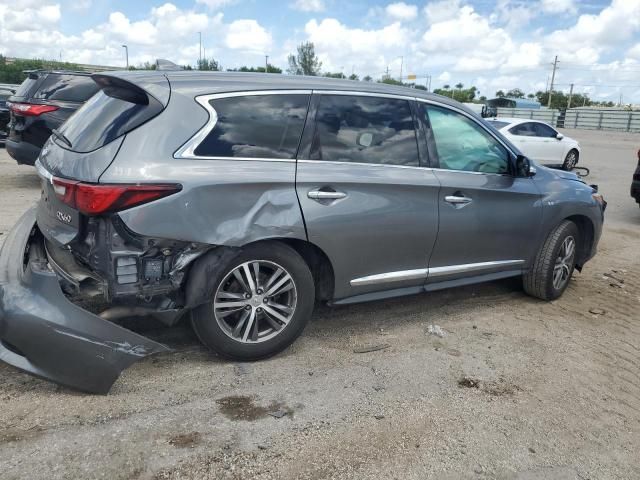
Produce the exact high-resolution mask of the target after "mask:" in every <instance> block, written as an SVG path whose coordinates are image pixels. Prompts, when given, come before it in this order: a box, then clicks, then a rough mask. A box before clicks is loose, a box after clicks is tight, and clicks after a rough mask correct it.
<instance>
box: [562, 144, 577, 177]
mask: <svg viewBox="0 0 640 480" xmlns="http://www.w3.org/2000/svg"><path fill="white" fill-rule="evenodd" d="M578 158H579V154H578V151H577V150H576V149H571V150H569V153H567V156H566V157H565V159H564V163H563V164H562V169H563V170H566V171H568V172H570V171H571V170H573V169H574V168H575V167H576V165H578Z"/></svg>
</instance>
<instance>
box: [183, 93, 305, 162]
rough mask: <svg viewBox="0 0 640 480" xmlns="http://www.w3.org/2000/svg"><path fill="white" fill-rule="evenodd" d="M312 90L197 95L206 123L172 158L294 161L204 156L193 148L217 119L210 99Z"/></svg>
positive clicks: (289, 160)
mask: <svg viewBox="0 0 640 480" xmlns="http://www.w3.org/2000/svg"><path fill="white" fill-rule="evenodd" d="M311 93H312V90H309V89H306V90H305V89H301V90H247V91H239V92H224V93H211V94H207V95H198V96H197V97H196V98H195V100H196V102H198V103H199V104H200V105H201V106H202V107H203V108H204V109H205V110H206V111H207V112H208V113H209V119H208V120H207V123H205V125H204V126H203V127H202V128H201V129H200V130H198V131H197V132H196V133H195V134H194V135H193V136H192V137H191V138H190V139H189V140H187V141H186V142H185V143H184V144H183V145H182V146H181V147H180V148H179V149H178V150H176V152H175V153H174V154H173V158H176V159H178V158H183V159H197V160H253V161H262V162H295V161H296V160H295V158H254V157H220V156H204V155H196V154H195V153H194V152H195V149H196V148H198V145H200V143H202V141H203V140H204V139H205V138H206V137H207V135H209V133H210V132H211V130H213V128H214V127H215V126H216V123H217V121H218V113H217V112H216V110H215V108H213V106H212V105H211V104H210V103H209V101H210V100H215V99H218V98H232V97H252V96H257V95H311Z"/></svg>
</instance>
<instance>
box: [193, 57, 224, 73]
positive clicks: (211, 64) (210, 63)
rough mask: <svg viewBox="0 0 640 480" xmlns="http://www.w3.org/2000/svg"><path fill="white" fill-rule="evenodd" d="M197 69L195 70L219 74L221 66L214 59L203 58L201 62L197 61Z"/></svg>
mask: <svg viewBox="0 0 640 480" xmlns="http://www.w3.org/2000/svg"><path fill="white" fill-rule="evenodd" d="M197 65H198V68H197V70H210V71H214V72H219V71H221V70H222V65H220V63H219V62H218V61H217V60H216V59H215V58H203V59H202V60H198V64H197Z"/></svg>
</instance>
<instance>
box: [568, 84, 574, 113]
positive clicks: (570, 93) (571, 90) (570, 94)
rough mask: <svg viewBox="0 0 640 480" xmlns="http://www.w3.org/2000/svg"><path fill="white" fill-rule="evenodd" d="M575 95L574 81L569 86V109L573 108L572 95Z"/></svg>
mask: <svg viewBox="0 0 640 480" xmlns="http://www.w3.org/2000/svg"><path fill="white" fill-rule="evenodd" d="M572 96H573V83H572V84H571V87H570V88H569V100H568V101H567V110H569V109H570V108H571V97H572Z"/></svg>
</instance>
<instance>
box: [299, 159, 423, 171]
mask: <svg viewBox="0 0 640 480" xmlns="http://www.w3.org/2000/svg"><path fill="white" fill-rule="evenodd" d="M298 163H326V164H330V165H357V166H360V167H390V168H406V169H410V170H422V171H425V170H428V171H431V170H433V168H431V167H421V166H419V165H418V166H415V167H414V166H412V165H391V164H388V163H366V162H334V161H332V160H306V159H298Z"/></svg>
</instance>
